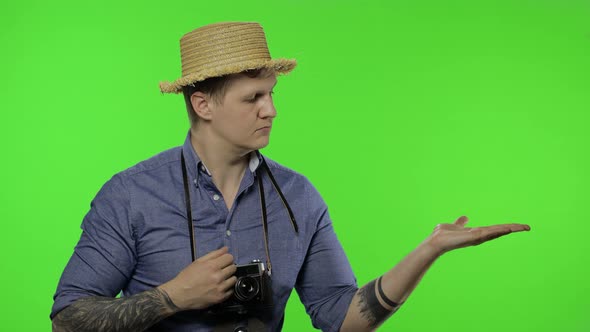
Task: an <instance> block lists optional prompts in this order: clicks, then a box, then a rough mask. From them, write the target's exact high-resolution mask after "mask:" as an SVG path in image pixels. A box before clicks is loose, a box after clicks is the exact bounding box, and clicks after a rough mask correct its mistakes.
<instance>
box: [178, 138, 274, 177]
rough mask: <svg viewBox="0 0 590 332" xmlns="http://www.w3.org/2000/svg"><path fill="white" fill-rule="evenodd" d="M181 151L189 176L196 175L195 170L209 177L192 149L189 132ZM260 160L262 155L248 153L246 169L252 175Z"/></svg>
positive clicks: (205, 168) (254, 152)
mask: <svg viewBox="0 0 590 332" xmlns="http://www.w3.org/2000/svg"><path fill="white" fill-rule="evenodd" d="M182 150H183V151H184V155H185V158H187V159H188V160H187V164H188V165H187V167H188V169H189V172H190V173H191V174H197V175H198V172H197V170H201V171H203V172H205V173H206V174H207V175H209V176H211V172H209V169H207V166H205V164H204V163H203V161H202V160H201V158H199V155H198V154H197V152H196V151H195V149H194V148H193V144H192V143H191V132H190V130H189V132H188V134H187V135H186V138H185V140H184V145H183V146H182ZM260 158H262V155H259V154H257V153H256V151H252V152H250V160H249V162H248V168H249V169H250V172H252V173H255V172H256V170H257V169H258V167H259V166H260V164H261V160H260Z"/></svg>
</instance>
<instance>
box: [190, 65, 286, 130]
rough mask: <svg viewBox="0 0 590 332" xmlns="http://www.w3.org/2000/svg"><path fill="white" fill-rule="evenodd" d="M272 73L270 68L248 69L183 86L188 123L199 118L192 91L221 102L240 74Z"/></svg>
mask: <svg viewBox="0 0 590 332" xmlns="http://www.w3.org/2000/svg"><path fill="white" fill-rule="evenodd" d="M273 74H275V71H274V70H273V69H270V68H258V69H249V70H245V71H243V72H240V73H237V74H229V75H224V76H218V77H210V78H207V79H205V80H203V81H201V82H196V83H193V84H189V85H186V86H183V87H182V93H183V94H184V102H185V104H186V111H187V113H188V119H189V121H190V124H191V125H194V124H195V123H197V121H198V120H199V116H198V115H197V114H196V113H195V111H194V110H193V104H192V102H191V96H192V95H193V93H195V92H197V91H201V92H203V93H204V94H206V95H209V97H211V99H213V101H214V102H215V103H217V104H221V103H222V102H223V99H224V98H225V94H226V92H227V89H229V87H230V86H231V84H232V83H233V81H235V79H236V78H238V77H240V76H241V75H246V76H248V77H250V78H256V77H262V78H266V77H270V76H271V75H273Z"/></svg>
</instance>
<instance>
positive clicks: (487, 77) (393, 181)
mask: <svg viewBox="0 0 590 332" xmlns="http://www.w3.org/2000/svg"><path fill="white" fill-rule="evenodd" d="M0 16H1V20H0V27H1V28H0V45H1V46H0V48H1V50H2V52H0V73H1V76H0V77H1V79H0V93H1V98H0V110H1V112H0V117H1V121H0V135H1V136H0V138H1V140H0V141H1V144H2V162H1V163H0V164H1V165H2V166H0V167H1V172H0V177H1V179H0V183H1V186H0V194H1V197H0V220H1V223H2V231H1V232H0V246H1V250H0V255H1V256H0V262H1V263H0V272H1V273H0V284H1V285H2V301H1V304H0V307H1V308H0V330H2V331H49V330H50V329H51V322H50V320H49V312H50V308H51V305H52V303H53V300H52V296H53V294H54V292H55V288H56V285H57V282H58V280H59V277H60V275H61V272H62V271H63V268H64V267H65V265H66V263H67V261H68V259H69V258H70V256H71V255H72V252H73V249H74V246H75V245H76V243H77V240H78V238H79V236H80V233H81V230H80V224H81V222H82V218H83V217H84V215H85V214H86V213H87V212H88V210H89V207H90V201H91V200H92V198H93V197H94V196H95V195H96V193H97V192H98V190H99V189H100V187H101V186H102V184H104V183H105V182H106V181H107V180H108V179H110V177H111V176H112V175H114V174H115V173H117V172H120V171H122V170H124V169H126V168H128V167H130V166H132V165H134V164H136V163H137V162H139V161H141V160H144V159H147V158H149V157H151V156H153V155H155V154H157V153H158V152H160V151H163V150H165V149H168V148H171V147H174V146H178V145H181V144H182V143H183V139H184V137H185V135H186V133H187V130H188V120H187V117H186V111H185V106H184V101H183V99H182V97H181V96H180V95H166V94H161V93H160V92H159V89H158V83H159V82H160V81H164V80H167V81H170V80H174V79H176V78H177V77H179V76H180V52H179V39H180V37H181V36H182V35H183V34H184V33H186V32H188V31H190V30H192V29H194V28H197V27H199V26H202V25H205V24H209V23H213V22H220V21H257V22H260V23H261V24H262V26H263V27H264V29H265V31H266V35H267V38H268V42H269V47H270V51H271V54H272V56H273V57H286V58H295V59H297V61H298V63H299V64H298V67H297V68H296V69H295V70H294V71H293V72H292V73H291V74H290V75H288V76H282V77H280V78H279V83H278V85H277V87H276V88H275V95H274V100H275V104H276V108H277V112H278V116H277V118H276V119H275V122H274V127H273V132H272V135H271V143H270V145H269V146H268V147H267V148H265V149H264V150H263V151H262V152H263V153H264V154H265V155H267V156H268V157H270V158H272V159H274V160H276V161H278V162H280V163H282V164H283V165H285V166H287V167H289V168H291V169H293V170H295V171H297V172H300V173H302V174H304V175H305V176H307V177H308V178H309V179H310V181H311V182H312V183H313V184H314V185H315V186H316V187H317V189H318V190H319V192H320V193H321V194H322V196H323V198H324V199H325V201H326V202H327V204H328V206H329V209H330V214H331V217H332V220H333V223H334V227H335V229H336V233H337V235H338V237H339V239H340V241H341V243H342V245H343V247H344V249H345V251H346V253H347V255H348V258H349V260H350V262H351V265H352V267H353V270H354V272H355V275H356V277H357V280H358V283H359V285H363V284H365V283H367V282H369V281H370V280H373V279H374V278H376V277H378V276H380V275H381V274H383V273H384V272H385V271H387V270H389V269H390V268H391V267H393V266H394V265H395V264H396V263H397V262H398V261H400V260H401V259H402V258H403V257H404V256H405V255H406V254H407V253H409V252H410V251H412V250H413V248H415V247H416V246H417V245H418V244H420V243H421V242H422V241H423V240H424V239H425V238H426V237H427V236H428V235H429V234H430V232H431V231H432V229H433V228H434V227H435V226H436V225H437V224H439V223H448V222H453V221H454V220H455V219H456V218H458V217H459V216H461V215H466V216H468V217H469V218H470V223H469V226H472V227H475V226H482V225H490V224H496V223H508V222H516V223H525V224H529V225H530V226H531V228H532V230H531V232H528V233H518V234H512V235H510V236H507V237H504V238H501V239H497V240H495V241H493V242H490V243H486V244H483V245H481V246H477V247H470V248H465V249H460V250H457V251H453V252H451V253H448V254H446V255H444V256H442V257H441V258H440V259H439V260H438V261H436V262H435V264H434V265H433V266H432V268H431V269H430V270H429V271H428V273H427V274H426V275H425V277H424V279H423V280H422V282H421V284H420V285H419V286H418V288H417V289H416V290H415V292H414V293H413V294H412V296H411V297H410V298H409V299H408V301H407V302H406V303H405V304H404V305H403V307H402V308H401V309H400V310H399V311H398V312H397V313H396V314H395V316H394V317H392V318H391V319H389V320H388V321H387V322H386V323H385V324H384V325H383V327H382V328H381V330H382V331H406V332H408V331H453V332H463V331H465V332H467V331H469V332H472V331H478V332H484V331H552V332H553V331H568V332H572V331H590V318H588V317H590V316H589V315H588V310H589V309H590V306H589V302H588V298H590V283H589V282H588V275H589V272H590V271H589V267H588V266H589V263H590V258H589V256H588V253H589V252H590V241H588V234H589V232H590V227H589V226H588V225H590V195H589V192H590V189H589V188H590V145H589V143H590V115H589V114H590V2H588V1H586V0H584V1H582V0H539V1H524V0H522V1H521V0H496V1H492V0H482V1H467V0H449V1H434V0H416V1H377V0H364V1H346V0H340V1H317V0H316V1H308V0H300V1H295V0H286V1H257V0H251V1H189V2H184V3H180V2H170V1H112V0H105V1H65V0H62V1H59V0H58V1H27V0H23V1H3V2H2V3H1V4H0ZM187 250H188V246H187ZM284 330H285V331H310V330H313V327H312V325H311V322H310V319H309V317H308V316H307V314H306V313H305V309H304V307H303V305H302V304H301V302H300V301H299V298H298V297H297V293H296V292H293V294H292V295H291V298H290V300H289V303H288V307H287V310H286V318H285V325H284Z"/></svg>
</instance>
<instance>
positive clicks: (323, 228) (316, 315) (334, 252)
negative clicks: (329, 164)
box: [296, 207, 358, 331]
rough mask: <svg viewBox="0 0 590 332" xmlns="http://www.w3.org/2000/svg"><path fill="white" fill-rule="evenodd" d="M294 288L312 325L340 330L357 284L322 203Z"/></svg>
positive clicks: (330, 329)
mask: <svg viewBox="0 0 590 332" xmlns="http://www.w3.org/2000/svg"><path fill="white" fill-rule="evenodd" d="M296 289H297V293H298V294H299V297H300V299H301V301H302V302H303V304H304V306H305V309H306V311H307V313H308V315H309V316H310V317H311V320H312V323H313V326H314V327H315V328H319V329H321V330H322V331H338V330H340V326H341V325H342V322H343V321H344V318H345V317H346V313H347V312H348V307H349V305H350V303H351V301H352V298H353V296H354V294H355V293H356V291H357V289H358V287H357V283H356V278H355V277H354V274H353V272H352V269H351V267H350V263H349V262H348V259H347V257H346V255H345V253H344V250H343V249H342V246H341V244H340V242H339V241H338V239H337V237H336V233H335V232H334V228H333V226H332V222H331V220H330V217H329V215H328V211H327V208H325V207H324V209H322V211H320V217H319V223H318V228H317V230H316V232H315V233H314V235H313V237H312V239H311V243H310V246H309V249H308V252H307V255H306V257H305V260H304V263H303V267H302V270H301V271H300V273H299V276H298V279H297V284H296Z"/></svg>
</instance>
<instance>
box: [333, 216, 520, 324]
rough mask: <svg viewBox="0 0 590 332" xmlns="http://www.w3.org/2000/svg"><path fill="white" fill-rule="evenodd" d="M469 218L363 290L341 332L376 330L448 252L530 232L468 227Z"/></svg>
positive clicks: (446, 227)
mask: <svg viewBox="0 0 590 332" xmlns="http://www.w3.org/2000/svg"><path fill="white" fill-rule="evenodd" d="M467 221H468V219H467V217H465V216H463V217H460V218H459V219H457V220H456V221H455V222H454V223H453V224H440V225H438V226H436V228H435V229H434V232H433V233H432V234H431V235H430V236H429V237H428V238H427V239H426V240H425V241H424V242H422V243H421V244H420V245H419V246H418V247H417V248H416V249H415V250H414V251H412V252H411V253H410V254H409V255H408V256H406V257H405V258H404V259H403V260H402V261H401V262H400V263H398V264H397V265H396V266H395V267H393V268H392V269H391V270H389V271H388V272H387V273H386V274H384V275H383V276H382V277H380V278H378V279H376V280H373V281H371V282H369V283H368V284H366V285H365V286H363V287H362V288H360V289H359V290H358V292H357V293H356V295H355V296H354V298H353V300H352V302H351V304H350V306H349V308H348V312H347V314H346V318H345V319H344V322H343V323H342V327H341V329H340V330H341V331H373V330H374V329H376V328H377V327H378V326H379V325H381V324H382V323H383V322H384V321H385V320H386V319H387V318H389V317H390V316H391V315H392V314H393V313H394V312H395V311H396V310H397V309H398V308H399V306H400V305H401V304H402V303H403V302H404V301H405V300H406V299H407V298H408V296H410V294H411V293H412V291H413V290H414V288H415V287H416V286H417V285H418V283H419V282H420V280H421V279H422V276H423V275H424V273H426V271H427V270H428V268H429V267H430V266H431V265H432V263H433V262H434V261H435V260H436V259H437V258H438V257H440V256H441V255H442V254H444V253H445V252H448V251H451V250H454V249H458V248H463V247H467V246H474V245H478V244H481V243H483V242H487V241H490V240H492V239H495V238H498V237H500V236H504V235H506V234H509V233H513V232H521V231H528V230H530V227H529V226H528V225H521V224H504V225H494V226H488V227H477V228H468V227H465V224H466V223H467Z"/></svg>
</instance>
